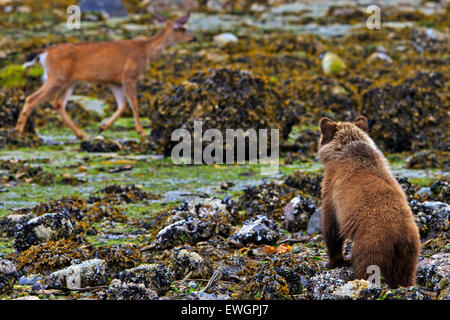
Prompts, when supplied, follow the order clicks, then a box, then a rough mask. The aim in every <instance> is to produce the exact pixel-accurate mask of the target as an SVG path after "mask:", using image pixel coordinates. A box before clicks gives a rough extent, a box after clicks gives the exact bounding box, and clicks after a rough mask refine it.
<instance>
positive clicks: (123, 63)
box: [16, 13, 194, 139]
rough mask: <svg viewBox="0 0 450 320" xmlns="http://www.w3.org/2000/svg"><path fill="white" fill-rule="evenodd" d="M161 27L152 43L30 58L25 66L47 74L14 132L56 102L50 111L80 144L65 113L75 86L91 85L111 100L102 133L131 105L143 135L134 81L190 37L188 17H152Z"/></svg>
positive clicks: (57, 50) (59, 49)
mask: <svg viewBox="0 0 450 320" xmlns="http://www.w3.org/2000/svg"><path fill="white" fill-rule="evenodd" d="M155 16H156V18H157V19H158V21H160V22H164V23H165V27H164V28H163V29H162V30H160V31H159V32H158V33H157V34H156V35H155V36H154V37H152V38H136V39H130V40H120V41H105V42H94V43H80V44H72V43H66V44H61V45H56V46H53V47H50V48H48V49H45V50H40V51H37V52H35V53H33V54H31V55H29V58H28V62H27V63H26V64H25V65H24V66H29V65H32V64H33V63H34V62H35V61H36V60H37V59H38V58H39V59H40V61H41V63H42V65H43V67H44V70H45V74H46V79H45V82H44V84H43V86H42V87H41V88H40V89H39V90H37V91H36V92H34V93H33V94H31V95H30V96H28V97H27V98H26V100H25V105H24V107H23V109H22V112H21V114H20V115H19V119H18V121H17V124H16V130H18V131H19V132H23V130H24V128H25V124H26V121H27V119H28V117H29V115H30V114H31V112H32V111H33V109H34V108H35V107H36V106H37V105H38V104H39V103H42V102H44V101H46V100H48V99H50V98H51V97H52V96H55V97H56V98H55V101H54V104H53V106H54V108H55V109H56V110H57V111H58V113H59V114H60V115H61V118H62V120H63V121H64V122H65V124H66V125H67V126H69V127H70V128H71V129H72V130H73V132H74V133H75V135H76V136H77V137H78V138H79V139H85V138H86V135H85V134H84V133H83V132H82V131H81V130H80V129H79V128H78V127H77V126H76V125H75V124H74V123H73V121H72V119H71V118H70V117H69V115H68V114H67V112H66V110H65V105H66V102H67V100H68V98H69V97H70V95H71V94H72V91H73V89H74V87H75V85H76V83H77V82H79V81H85V82H89V83H92V84H109V85H110V86H111V89H112V91H113V93H114V96H115V98H116V102H117V105H118V109H117V111H116V112H115V113H114V114H113V116H112V117H111V118H110V119H109V120H108V121H107V122H106V123H105V124H104V125H102V127H101V130H105V129H107V128H108V127H110V126H111V125H112V124H113V122H114V121H115V120H116V119H117V118H118V117H119V116H120V114H121V113H122V112H123V111H124V110H125V108H126V100H128V103H129V104H130V107H131V110H132V111H133V116H134V119H135V124H136V130H137V131H138V132H139V133H140V134H141V135H145V132H144V130H143V129H142V126H141V123H140V120H139V106H138V101H137V97H136V87H137V80H138V78H139V77H140V76H142V75H143V74H144V73H145V71H146V69H147V66H148V64H149V63H150V61H152V60H154V59H156V58H157V57H159V56H160V55H161V54H162V53H163V51H164V49H165V48H166V47H167V46H169V45H170V44H171V43H173V42H175V41H183V42H188V41H192V40H194V36H193V35H192V34H190V33H188V32H186V30H185V29H184V28H183V25H184V24H185V23H186V22H187V21H188V18H189V14H188V15H186V16H184V17H182V18H180V19H178V20H177V21H169V20H166V19H165V18H164V17H162V16H160V15H158V14H156V13H155Z"/></svg>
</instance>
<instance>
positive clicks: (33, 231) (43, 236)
mask: <svg viewBox="0 0 450 320" xmlns="http://www.w3.org/2000/svg"><path fill="white" fill-rule="evenodd" d="M75 230H76V224H75V221H73V220H72V218H71V216H70V213H69V212H68V211H67V210H65V209H63V210H62V211H61V212H58V213H47V214H44V215H42V216H38V217H35V218H33V219H31V220H29V221H27V222H26V223H24V224H16V227H15V231H14V238H15V241H14V247H15V248H16V249H17V250H18V251H23V250H26V249H28V248H29V247H31V246H33V245H36V244H39V243H41V242H45V241H49V240H52V241H55V240H59V239H62V238H68V237H69V236H71V235H73V234H74V233H75Z"/></svg>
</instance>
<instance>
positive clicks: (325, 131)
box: [319, 117, 336, 145]
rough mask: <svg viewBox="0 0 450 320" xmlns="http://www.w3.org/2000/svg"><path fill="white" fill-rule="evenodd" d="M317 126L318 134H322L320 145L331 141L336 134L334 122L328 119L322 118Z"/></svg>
mask: <svg viewBox="0 0 450 320" xmlns="http://www.w3.org/2000/svg"><path fill="white" fill-rule="evenodd" d="M319 126H320V133H321V134H322V138H321V140H320V144H321V145H324V144H327V143H328V142H330V141H331V140H333V137H334V135H335V133H336V122H334V121H333V120H331V119H330V118H327V117H323V118H322V119H320V121H319Z"/></svg>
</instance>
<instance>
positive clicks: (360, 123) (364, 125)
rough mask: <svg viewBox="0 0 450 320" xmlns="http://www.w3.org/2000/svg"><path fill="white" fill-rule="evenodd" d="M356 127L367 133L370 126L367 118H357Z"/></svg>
mask: <svg viewBox="0 0 450 320" xmlns="http://www.w3.org/2000/svg"><path fill="white" fill-rule="evenodd" d="M353 123H354V124H355V126H357V127H358V128H360V129H362V130H363V131H365V132H367V131H369V124H368V122H367V118H366V117H364V116H357V117H356V119H355V121H353Z"/></svg>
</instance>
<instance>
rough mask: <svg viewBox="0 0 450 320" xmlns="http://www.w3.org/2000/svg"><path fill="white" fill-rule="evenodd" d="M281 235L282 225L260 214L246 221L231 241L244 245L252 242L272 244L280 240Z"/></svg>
mask: <svg viewBox="0 0 450 320" xmlns="http://www.w3.org/2000/svg"><path fill="white" fill-rule="evenodd" d="M279 237H280V227H278V225H277V224H276V223H275V222H274V221H272V220H270V219H269V218H267V217H266V216H261V215H258V216H256V217H255V218H253V219H250V220H247V221H245V222H244V225H243V226H242V228H241V229H239V230H238V231H236V232H235V233H234V234H233V235H232V236H231V238H230V241H232V242H237V243H239V244H242V245H247V244H250V243H255V244H263V243H266V244H271V243H273V242H275V241H276V240H278V238H279Z"/></svg>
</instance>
